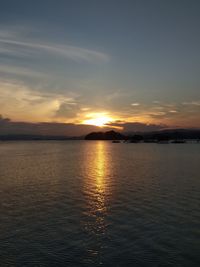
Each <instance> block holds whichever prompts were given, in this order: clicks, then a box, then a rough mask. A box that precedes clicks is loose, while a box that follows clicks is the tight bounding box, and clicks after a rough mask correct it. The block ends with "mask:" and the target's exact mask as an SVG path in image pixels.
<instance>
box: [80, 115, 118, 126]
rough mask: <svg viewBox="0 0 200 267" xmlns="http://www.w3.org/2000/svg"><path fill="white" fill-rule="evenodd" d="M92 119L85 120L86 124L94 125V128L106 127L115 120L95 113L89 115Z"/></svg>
mask: <svg viewBox="0 0 200 267" xmlns="http://www.w3.org/2000/svg"><path fill="white" fill-rule="evenodd" d="M88 117H90V119H87V120H84V121H83V123H84V124H89V125H94V126H99V127H104V126H106V125H107V124H108V123H110V122H112V121H113V119H112V118H111V117H109V116H108V115H104V113H94V114H90V115H88Z"/></svg>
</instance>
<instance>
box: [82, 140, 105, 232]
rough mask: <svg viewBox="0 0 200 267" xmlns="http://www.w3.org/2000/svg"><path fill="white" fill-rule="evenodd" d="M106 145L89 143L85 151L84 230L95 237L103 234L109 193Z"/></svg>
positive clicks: (103, 143)
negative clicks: (88, 147)
mask: <svg viewBox="0 0 200 267" xmlns="http://www.w3.org/2000/svg"><path fill="white" fill-rule="evenodd" d="M108 145H109V144H108V143H107V142H101V141H99V142H95V143H91V145H90V149H89V151H87V157H86V159H87V162H86V164H87V168H86V170H87V172H86V176H85V178H86V179H85V183H84V193H85V196H86V213H85V215H86V216H87V217H86V220H85V229H86V230H87V231H88V232H90V233H92V234H95V235H97V236H101V235H103V234H104V233H105V229H106V223H105V216H106V213H107V204H108V196H109V195H110V193H109V172H110V168H109V157H108Z"/></svg>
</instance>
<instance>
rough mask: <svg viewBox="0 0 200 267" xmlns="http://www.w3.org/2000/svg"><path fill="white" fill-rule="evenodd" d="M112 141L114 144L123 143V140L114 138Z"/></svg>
mask: <svg viewBox="0 0 200 267" xmlns="http://www.w3.org/2000/svg"><path fill="white" fill-rule="evenodd" d="M112 143H114V144H119V143H121V142H120V141H119V140H113V141H112Z"/></svg>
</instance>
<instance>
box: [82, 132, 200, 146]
mask: <svg viewBox="0 0 200 267" xmlns="http://www.w3.org/2000/svg"><path fill="white" fill-rule="evenodd" d="M85 140H126V141H130V142H132V143H139V142H159V141H169V140H200V129H170V130H169V129H168V130H162V131H154V132H145V133H142V132H137V133H132V134H130V133H129V134H124V135H123V134H120V133H118V132H115V131H109V132H93V133H90V134H88V135H86V136H85Z"/></svg>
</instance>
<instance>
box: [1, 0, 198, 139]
mask: <svg viewBox="0 0 200 267" xmlns="http://www.w3.org/2000/svg"><path fill="white" fill-rule="evenodd" d="M0 6H1V8H0V114H1V117H0V124H1V125H5V122H8V121H9V123H11V122H13V123H16V122H20V123H27V125H28V126H31V125H32V123H33V124H34V125H35V124H37V123H47V124H48V125H50V124H52V125H53V126H52V127H54V125H55V124H60V125H63V124H65V126H67V125H68V126H70V127H71V125H72V126H73V127H74V125H75V126H76V125H77V129H78V127H79V129H80V128H81V129H82V128H84V125H93V126H95V125H96V126H106V125H107V126H110V127H111V128H112V127H114V128H117V129H124V127H125V126H126V125H129V126H130V125H131V124H132V125H133V128H134V127H136V126H138V125H140V126H144V128H145V129H146V128H148V127H149V126H153V127H155V126H157V127H158V129H160V128H161V126H162V127H163V128H166V127H170V128H173V127H182V128H183V127H185V128H186V127H200V75H199V69H200V51H199V48H200V31H199V29H200V16H199V14H200V2H199V1H198V0H84V1H83V0H57V1H56V0H42V1H41V0H35V1H32V0H18V1H13V0H12V1H11V0H0ZM80 124H81V127H80ZM82 124H83V126H82ZM2 127H3V126H1V128H0V129H2ZM30 128H31V127H30ZM61 128H62V127H61ZM150 128H151V127H150ZM73 129H74V132H73V133H72V134H74V133H75V132H76V127H74V128H73ZM85 129H86V128H85ZM87 129H88V128H87ZM134 129H135V128H134ZM78 133H81V131H78Z"/></svg>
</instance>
